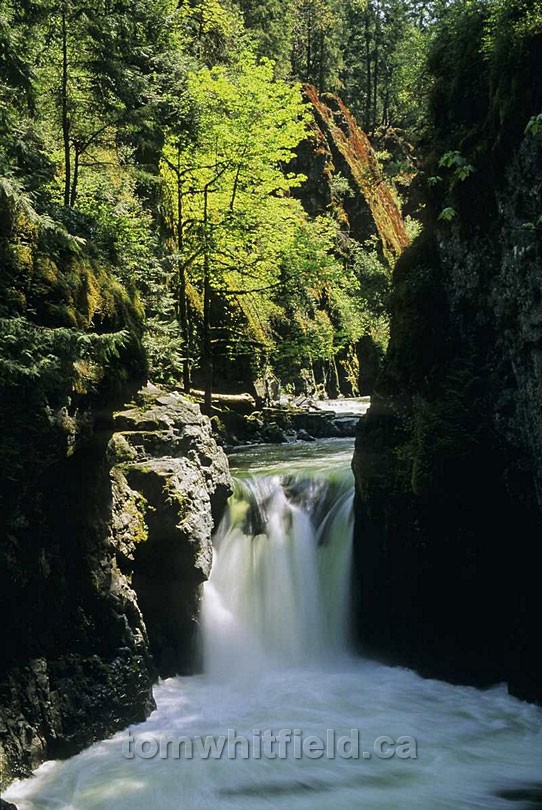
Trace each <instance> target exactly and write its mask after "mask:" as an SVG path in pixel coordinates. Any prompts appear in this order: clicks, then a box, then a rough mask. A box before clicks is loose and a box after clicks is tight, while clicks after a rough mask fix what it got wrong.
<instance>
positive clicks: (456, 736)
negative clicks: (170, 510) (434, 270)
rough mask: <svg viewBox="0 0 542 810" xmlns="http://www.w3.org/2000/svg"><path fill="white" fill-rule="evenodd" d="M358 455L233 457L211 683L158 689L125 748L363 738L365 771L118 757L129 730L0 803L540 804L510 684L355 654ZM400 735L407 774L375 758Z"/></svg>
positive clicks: (530, 744) (30, 808) (343, 447)
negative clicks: (382, 744) (296, 735)
mask: <svg viewBox="0 0 542 810" xmlns="http://www.w3.org/2000/svg"><path fill="white" fill-rule="evenodd" d="M351 456H352V444H351V443H350V442H347V441H336V442H319V443H316V444H315V445H312V446H311V445H297V446H295V447H286V448H266V449H265V450H262V449H260V448H255V449H253V450H250V451H248V452H246V453H244V454H240V455H238V456H236V457H234V458H233V459H232V462H233V465H234V469H235V470H236V474H237V476H238V483H237V489H236V493H235V495H234V497H233V498H232V501H231V503H230V507H229V512H228V515H227V517H226V519H225V521H224V523H223V525H222V526H221V528H220V531H219V532H218V535H217V538H216V555H215V561H214V566H213V572H212V576H211V580H210V582H209V583H208V584H207V585H206V589H205V597H204V610H203V622H202V624H203V646H204V660H205V667H206V672H205V674H203V675H201V676H198V677H194V678H172V679H170V680H168V681H164V682H162V683H160V684H159V685H158V687H157V688H156V690H155V697H156V702H157V706H158V708H157V711H156V712H155V713H154V714H153V715H152V716H151V717H150V718H149V719H148V720H147V722H146V723H143V724H141V725H140V726H138V727H136V728H132V729H131V730H130V733H131V735H132V737H131V739H132V741H135V746H136V750H137V744H138V743H139V744H140V748H139V751H140V753H142V752H143V747H142V746H143V744H144V743H146V744H148V745H151V744H152V743H153V742H154V743H155V745H156V741H163V740H167V739H169V738H171V737H173V738H175V737H177V738H179V737H180V736H182V738H183V739H185V740H189V741H192V740H194V741H197V740H199V739H201V738H205V739H207V738H208V737H210V738H212V739H214V740H219V739H220V737H221V736H223V735H225V734H227V733H228V730H233V731H234V733H235V735H236V736H238V737H245V738H246V739H249V740H250V739H252V738H253V737H254V732H255V731H257V730H259V731H260V732H262V731H264V730H266V729H270V730H271V731H273V732H275V733H278V732H279V731H280V730H290V731H291V732H295V730H299V732H302V733H303V735H304V736H305V737H308V736H313V737H316V738H320V739H322V740H326V739H327V738H328V737H329V734H330V733H331V734H332V738H333V739H335V738H338V737H339V735H349V734H351V732H352V730H358V731H359V733H360V741H361V747H360V751H359V756H358V757H350V758H349V757H346V758H345V757H340V756H330V755H329V751H328V750H326V751H325V752H323V753H322V754H321V756H320V755H317V757H316V758H314V757H311V756H307V755H303V756H302V757H300V758H298V757H296V756H295V750H294V749H293V748H292V747H291V748H289V749H288V751H287V755H286V756H285V757H284V758H283V757H280V756H275V757H273V758H270V757H267V756H260V757H258V756H257V755H256V754H255V749H254V748H253V749H252V755H251V756H249V757H248V758H244V756H243V755H242V754H240V755H239V756H235V757H234V758H230V757H229V756H228V754H227V753H223V754H222V755H221V756H216V757H215V756H202V755H201V752H200V755H198V754H197V753H196V755H194V756H193V758H191V759H187V758H181V759H178V758H175V757H172V756H166V757H162V754H161V752H160V753H158V754H156V755H154V756H152V757H150V758H149V757H148V756H143V755H137V754H136V755H134V756H132V757H127V756H126V742H127V739H128V732H123V733H121V734H118V735H116V736H115V737H113V738H112V739H111V740H106V741H104V742H101V743H98V744H96V745H94V746H92V747H91V748H90V749H88V750H87V751H84V752H83V753H82V754H80V755H79V756H77V757H74V758H72V759H71V760H68V761H67V762H54V763H46V764H45V765H43V766H42V767H41V768H39V769H38V771H37V772H36V775H35V776H34V777H33V778H32V779H29V780H26V781H22V782H19V783H15V784H14V785H13V786H12V787H10V789H9V790H8V791H7V792H6V794H5V798H7V799H9V800H11V801H13V802H16V803H17V805H18V807H19V808H20V810H53V808H54V810H113V809H114V810H146V808H148V807H149V806H154V807H156V808H160V810H200V809H201V810H254V808H265V807H273V808H274V810H309V809H310V810H347V809H348V810H349V809H350V808H358V807H362V808H364V810H395V808H399V807H400V808H401V810H475V809H476V808H478V809H480V808H486V809H487V810H523V808H527V807H530V808H533V807H535V806H537V805H535V804H533V803H532V801H528V798H527V797H528V795H531V797H532V796H534V795H536V792H537V790H538V795H540V786H538V787H537V786H536V783H538V782H539V781H540V764H541V759H542V757H541V750H542V736H541V731H540V729H541V723H540V721H541V719H542V712H541V710H540V709H538V708H536V707H534V706H530V705H527V704H523V703H520V702H519V701H518V700H515V699H513V698H511V697H510V696H509V695H507V693H506V689H505V687H504V686H502V687H495V688H493V689H490V690H486V691H481V690H478V689H474V688H469V687H459V686H452V685H450V684H447V683H442V682H439V681H432V680H424V679H422V678H420V677H419V676H417V675H416V674H414V673H413V672H410V671H408V670H404V669H401V668H390V667H387V666H384V665H382V664H379V663H376V662H371V661H367V660H364V659H362V658H357V657H355V656H354V655H352V654H351V653H350V652H349V649H348V637H349V628H348V619H349V601H350V600H349V588H350V556H351V534H352V533H351V520H352V509H351V502H352V477H351V473H350V471H349V464H350V459H351ZM262 457H265V461H264V463H262V461H261V459H262ZM458 596H460V595H458ZM333 735H334V736H333ZM404 735H408V736H409V737H412V738H414V739H415V740H416V741H417V750H416V756H417V758H415V759H414V758H408V759H403V758H400V757H396V756H394V757H391V758H385V759H381V758H378V757H375V756H374V753H373V744H374V742H375V741H376V740H377V739H381V738H382V737H383V736H384V737H385V738H386V739H387V740H390V739H392V740H394V741H397V740H399V739H400V738H402V737H403V736H404ZM241 749H242V746H241ZM167 750H168V749H167V748H166V753H167ZM151 753H152V750H151ZM332 753H333V752H332ZM365 754H368V756H367V757H365ZM526 791H527V792H526ZM512 797H514V799H515V800H514V801H511V799H512ZM522 797H523V798H522Z"/></svg>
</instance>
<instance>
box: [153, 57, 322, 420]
mask: <svg viewBox="0 0 542 810" xmlns="http://www.w3.org/2000/svg"><path fill="white" fill-rule="evenodd" d="M188 92H189V94H190V97H191V100H192V103H193V105H194V107H195V109H196V110H197V113H196V116H197V134H196V137H195V140H194V141H189V142H188V143H186V144H184V145H183V144H182V143H181V141H180V140H179V135H178V134H177V135H172V137H171V138H170V140H169V141H168V143H167V144H166V147H165V149H164V160H163V164H164V169H163V173H164V178H165V180H166V183H167V184H168V187H169V188H170V189H171V190H173V194H172V198H173V210H174V219H175V223H176V225H175V230H176V250H177V259H176V261H177V267H178V290H179V318H180V325H181V330H182V332H183V338H184V340H185V344H186V345H185V350H186V355H187V356H186V363H185V368H184V372H183V377H184V380H185V385H189V383H188V376H189V373H188V369H187V365H189V364H190V362H191V358H190V357H189V356H188V353H189V349H190V347H189V345H188V340H189V330H190V327H189V323H188V319H187V312H188V308H189V304H188V301H187V293H188V290H189V288H190V292H191V293H192V294H193V292H194V290H195V289H196V288H197V290H198V293H199V297H200V300H201V315H202V344H203V346H202V354H201V364H202V367H203V371H204V377H205V393H206V409H207V410H208V411H210V404H211V395H212V384H213V382H212V381H213V338H212V328H213V325H212V311H211V308H212V301H213V298H221V299H227V300H228V301H230V302H232V303H230V306H232V305H233V306H237V307H239V308H240V309H241V310H242V311H243V313H244V314H245V317H246V318H247V320H249V321H250V320H251V319H252V320H253V321H254V323H255V324H256V323H258V322H259V325H260V327H261V329H260V330H258V328H257V327H256V326H254V328H253V332H254V333H256V332H258V331H260V334H259V335H258V338H257V340H258V342H259V343H260V345H263V343H264V342H265V334H264V333H265V324H264V322H265V321H266V316H265V314H264V312H263V311H262V312H260V313H259V314H258V317H257V318H256V319H254V318H253V312H252V305H251V299H252V297H254V296H258V300H259V303H260V306H261V307H262V310H265V307H266V299H265V296H264V293H266V292H268V291H270V290H272V289H273V288H274V287H276V285H277V284H278V283H279V275H278V274H279V266H280V256H281V253H282V251H283V245H284V244H285V243H287V242H288V233H289V231H290V230H291V228H292V227H293V226H294V223H295V217H296V216H299V209H298V208H297V206H296V204H295V203H294V201H292V200H290V199H289V198H288V193H289V191H290V189H291V188H292V186H293V185H295V184H296V183H298V182H299V179H298V178H297V177H295V176H293V175H289V174H288V173H286V172H284V171H283V166H284V165H285V164H287V163H288V162H289V160H291V158H292V155H293V149H294V148H295V147H296V146H297V144H298V143H299V142H300V141H301V140H302V139H303V137H304V136H305V133H306V113H305V111H304V105H303V101H302V97H301V93H300V88H299V87H297V86H294V87H291V86H289V85H288V84H286V83H285V82H283V81H281V80H276V79H275V78H274V70H273V65H272V63H271V62H269V61H265V60H264V61H262V62H260V63H257V62H256V61H255V59H254V57H252V56H251V55H249V54H245V55H244V56H243V57H242V58H241V59H240V60H239V61H238V63H237V64H236V65H234V66H231V67H230V68H227V67H222V68H220V67H216V68H213V69H208V68H203V69H201V70H200V71H198V72H197V73H194V74H192V75H191V76H190V78H189V82H188ZM188 275H190V281H188ZM193 297H194V296H193V295H192V298H193Z"/></svg>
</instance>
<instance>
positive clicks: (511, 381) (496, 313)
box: [354, 133, 542, 700]
mask: <svg viewBox="0 0 542 810" xmlns="http://www.w3.org/2000/svg"><path fill="white" fill-rule="evenodd" d="M501 168H502V170H503V173H502V176H501V177H500V178H499V179H497V180H496V179H495V174H494V172H493V170H492V168H491V167H490V169H489V170H488V174H487V175H486V176H481V175H480V174H477V175H473V177H472V181H470V186H469V183H465V184H464V186H463V187H462V188H461V198H460V201H459V206H460V207H458V211H459V213H458V215H457V221H455V222H452V224H445V223H443V222H442V221H440V222H438V221H437V218H436V217H435V219H434V220H433V221H429V222H428V223H427V225H426V230H425V234H424V236H423V237H422V238H421V239H419V240H418V242H417V243H416V244H415V245H414V246H413V247H412V248H411V249H410V250H409V251H407V252H406V253H405V255H404V256H403V258H402V259H400V261H399V263H398V266H397V270H396V274H395V281H394V287H395V290H394V311H393V317H392V336H391V344H390V350H389V353H388V357H387V360H386V367H385V369H384V372H383V374H382V375H381V376H380V378H379V381H378V384H377V396H376V397H375V398H374V400H373V407H372V408H371V411H370V413H369V415H368V417H367V419H366V420H365V421H364V423H363V424H362V426H361V428H360V432H359V437H358V440H357V450H356V458H355V462H354V467H355V472H356V479H357V541H356V554H357V571H358V573H357V576H358V588H357V592H358V594H359V603H358V623H359V628H360V637H361V640H362V642H363V643H364V644H365V646H366V647H370V648H372V649H374V650H376V651H377V652H378V653H379V654H385V655H386V656H389V657H390V658H392V659H393V660H396V661H400V662H402V663H407V664H409V665H413V666H416V667H417V668H418V669H420V670H422V671H423V672H425V673H427V674H431V675H437V676H442V677H446V678H450V679H452V680H459V681H463V682H470V683H491V682H494V681H507V682H508V684H509V688H510V691H511V692H512V693H514V694H515V695H518V696H520V697H522V698H525V699H529V700H541V699H542V671H541V668H540V657H539V655H538V636H539V627H538V625H539V608H538V601H537V600H538V597H537V593H538V582H537V580H538V573H537V564H536V562H535V561H536V559H537V557H538V546H539V542H540V537H541V532H542V519H541V507H542V498H541V481H542V445H541V437H542V425H541V422H540V402H541V401H542V374H541V363H540V358H541V346H542V309H541V300H542V286H541V275H540V266H541V261H542V231H541V229H540V224H539V222H538V224H536V223H537V220H538V217H539V212H540V210H542V184H541V177H542V135H541V134H537V133H529V134H527V135H525V136H524V137H523V139H522V140H521V141H520V143H519V144H517V145H516V148H515V149H511V150H510V152H509V154H508V158H507V164H505V165H504V166H503V167H501ZM486 182H487V185H484V184H485V183H486ZM476 193H478V194H479V195H482V198H483V199H484V200H485V202H484V205H480V204H475V202H474V201H475V199H476Z"/></svg>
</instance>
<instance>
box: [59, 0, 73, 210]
mask: <svg viewBox="0 0 542 810" xmlns="http://www.w3.org/2000/svg"><path fill="white" fill-rule="evenodd" d="M66 17H67V14H66V0H64V1H63V3H62V12H61V26H62V86H61V91H60V93H61V104H62V140H63V144H64V172H65V175H64V205H65V206H66V208H69V207H70V203H71V149H70V129H71V125H70V115H69V106H68V27H67V19H66Z"/></svg>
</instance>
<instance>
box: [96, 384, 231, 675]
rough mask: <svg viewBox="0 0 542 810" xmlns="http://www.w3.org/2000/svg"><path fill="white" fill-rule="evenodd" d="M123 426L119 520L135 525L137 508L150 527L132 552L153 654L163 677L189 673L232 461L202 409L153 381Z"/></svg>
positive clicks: (117, 439) (120, 419)
mask: <svg viewBox="0 0 542 810" xmlns="http://www.w3.org/2000/svg"><path fill="white" fill-rule="evenodd" d="M115 426H116V428H117V429H118V430H117V432H115V434H114V435H113V437H112V439H111V443H110V454H111V455H113V456H116V457H117V463H116V465H115V467H114V470H113V475H114V479H115V485H114V491H115V493H116V503H117V507H116V514H117V525H118V526H120V527H123V526H125V525H126V524H127V523H129V521H130V516H131V515H133V513H134V505H135V511H136V513H137V514H139V516H140V520H141V521H142V524H140V532H139V539H138V541H136V543H135V544H133V545H132V546H129V547H128V554H127V555H126V556H127V557H128V563H129V565H130V566H131V569H132V571H133V579H132V584H133V587H134V590H135V592H136V594H137V599H138V604H139V606H140V608H141V610H142V613H143V617H144V620H145V625H146V628H147V631H148V634H149V641H150V648H151V651H152V654H153V659H154V661H155V663H156V666H157V668H158V672H159V674H160V675H161V676H162V677H169V676H172V675H176V674H188V673H191V672H193V670H194V666H195V664H196V660H195V655H196V636H197V619H198V613H199V604H200V598H201V586H202V584H203V583H204V582H205V580H206V579H207V578H208V576H209V573H210V570H211V564H212V544H211V534H212V532H213V529H214V528H215V526H216V524H217V523H218V521H219V520H220V518H221V516H222V513H223V511H224V507H225V505H226V501H227V499H228V497H229V495H230V494H231V491H232V490H231V486H232V482H231V478H230V474H229V468H228V462H227V458H226V456H225V454H224V451H223V450H222V449H221V448H219V447H218V446H217V445H216V443H215V441H214V439H213V438H212V433H211V424H210V422H209V420H208V419H207V418H205V417H203V416H202V415H201V413H200V411H199V408H198V407H197V406H195V405H193V404H192V403H190V402H189V401H187V400H186V399H184V398H182V397H180V396H178V395H176V394H164V393H163V392H161V391H160V390H159V389H156V388H153V387H151V386H148V387H147V389H145V390H144V391H143V392H142V393H141V394H140V396H139V398H138V402H137V405H136V407H133V408H129V409H127V410H124V411H121V412H119V413H117V414H116V415H115ZM126 556H125V559H126Z"/></svg>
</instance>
